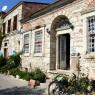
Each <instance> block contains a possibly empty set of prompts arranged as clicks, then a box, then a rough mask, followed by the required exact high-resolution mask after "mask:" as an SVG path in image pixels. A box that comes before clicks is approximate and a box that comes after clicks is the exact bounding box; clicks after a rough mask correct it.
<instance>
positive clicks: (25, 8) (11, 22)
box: [2, 1, 48, 58]
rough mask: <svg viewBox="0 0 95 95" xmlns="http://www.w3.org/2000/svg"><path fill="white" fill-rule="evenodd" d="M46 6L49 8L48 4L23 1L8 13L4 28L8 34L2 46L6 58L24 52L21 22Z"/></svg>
mask: <svg viewBox="0 0 95 95" xmlns="http://www.w3.org/2000/svg"><path fill="white" fill-rule="evenodd" d="M46 6H48V4H45V3H36V2H26V1H22V2H19V3H18V4H16V5H15V6H14V7H13V8H12V9H11V10H9V11H8V12H7V13H6V15H5V16H4V19H3V28H2V31H3V33H4V34H7V37H6V38H5V39H4V40H3V44H2V52H3V54H4V57H6V58H7V57H8V56H9V55H12V54H13V53H14V51H16V52H21V51H22V48H23V47H22V34H21V28H22V25H21V23H20V20H21V19H24V18H26V17H27V16H29V15H30V14H33V13H34V12H36V11H38V10H40V9H42V8H45V7H46Z"/></svg>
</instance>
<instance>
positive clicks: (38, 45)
mask: <svg viewBox="0 0 95 95" xmlns="http://www.w3.org/2000/svg"><path fill="white" fill-rule="evenodd" d="M34 44H35V45H34V53H42V30H40V31H36V32H35V42H34Z"/></svg>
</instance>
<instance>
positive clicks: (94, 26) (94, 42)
mask: <svg viewBox="0 0 95 95" xmlns="http://www.w3.org/2000/svg"><path fill="white" fill-rule="evenodd" d="M88 50H89V52H95V16H92V17H89V18H88Z"/></svg>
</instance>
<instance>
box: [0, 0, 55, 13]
mask: <svg viewBox="0 0 95 95" xmlns="http://www.w3.org/2000/svg"><path fill="white" fill-rule="evenodd" d="M20 1H31V2H43V3H52V2H53V1H55V0H0V11H1V10H4V11H5V10H6V11H8V10H10V9H11V8H12V7H13V6H14V5H16V4H17V3H18V2H20Z"/></svg>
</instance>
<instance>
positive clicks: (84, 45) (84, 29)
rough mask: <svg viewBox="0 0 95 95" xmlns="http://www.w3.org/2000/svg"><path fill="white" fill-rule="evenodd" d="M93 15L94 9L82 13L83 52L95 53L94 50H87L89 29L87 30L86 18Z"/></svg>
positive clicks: (94, 13)
mask: <svg viewBox="0 0 95 95" xmlns="http://www.w3.org/2000/svg"><path fill="white" fill-rule="evenodd" d="M93 16H95V11H92V12H89V13H86V14H83V15H82V19H83V41H84V42H83V47H84V53H85V54H92V55H93V54H95V52H90V51H89V45H88V44H89V38H88V37H89V35H88V33H89V31H88V18H89V17H93Z"/></svg>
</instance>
